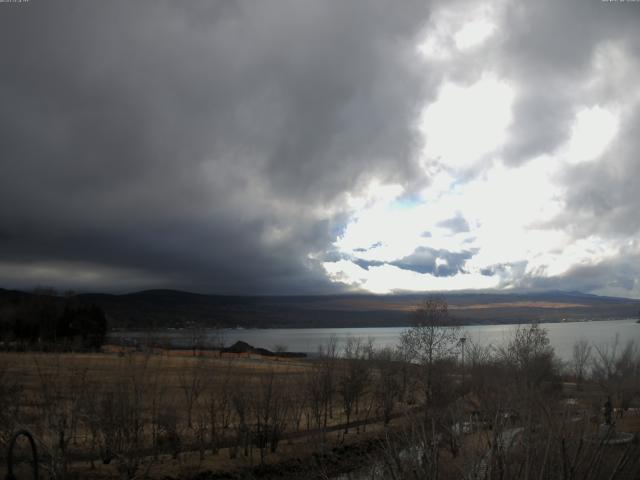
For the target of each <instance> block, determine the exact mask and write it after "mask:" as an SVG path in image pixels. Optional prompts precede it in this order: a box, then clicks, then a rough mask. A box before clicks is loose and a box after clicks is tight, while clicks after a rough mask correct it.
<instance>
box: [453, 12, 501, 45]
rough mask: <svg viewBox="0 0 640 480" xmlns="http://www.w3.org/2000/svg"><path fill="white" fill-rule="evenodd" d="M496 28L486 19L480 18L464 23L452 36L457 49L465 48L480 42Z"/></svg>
mask: <svg viewBox="0 0 640 480" xmlns="http://www.w3.org/2000/svg"><path fill="white" fill-rule="evenodd" d="M495 30H496V26H495V25H494V24H493V23H492V22H490V21H489V20H487V19H484V18H481V19H477V20H472V21H471V22H468V23H466V24H465V25H464V26H463V27H462V28H461V29H460V30H458V31H457V32H456V34H455V35H454V36H453V38H454V41H455V44H456V47H457V48H458V50H466V49H468V48H471V47H475V46H477V45H480V44H482V43H483V42H484V41H485V40H487V38H489V37H490V36H491V35H492V34H493V33H494V32H495Z"/></svg>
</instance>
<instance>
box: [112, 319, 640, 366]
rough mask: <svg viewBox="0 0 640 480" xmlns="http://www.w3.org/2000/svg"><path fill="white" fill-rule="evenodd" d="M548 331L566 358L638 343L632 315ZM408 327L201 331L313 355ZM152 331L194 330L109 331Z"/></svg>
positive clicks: (483, 335)
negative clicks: (586, 346) (588, 347)
mask: <svg viewBox="0 0 640 480" xmlns="http://www.w3.org/2000/svg"><path fill="white" fill-rule="evenodd" d="M540 325H541V326H542V327H543V328H545V329H546V330H547V331H548V333H549V339H550V341H551V345H552V346H553V348H554V349H555V351H556V354H557V355H558V356H559V357H560V358H561V359H563V360H569V359H570V358H571V355H572V348H573V344H574V343H575V342H576V341H578V340H580V339H583V338H584V339H586V340H588V341H589V342H591V343H592V344H594V345H597V346H598V345H604V344H611V343H612V342H613V341H614V340H615V338H616V335H617V336H618V338H619V339H620V342H621V343H623V344H624V343H626V342H627V341H628V340H635V341H636V342H637V343H639V344H640V324H638V323H636V320H635V319H623V320H606V321H586V322H566V323H541V324H540ZM516 328H518V326H517V325H470V326H465V327H462V330H463V332H464V335H465V336H466V337H467V338H468V339H470V340H471V341H473V342H476V343H480V344H482V345H493V346H500V345H504V344H505V343H506V342H507V341H508V340H509V338H511V336H512V335H513V333H514V331H515V330H516ZM405 329H406V327H383V328H274V329H246V330H245V329H222V330H215V329H205V330H204V335H205V338H206V339H207V340H208V341H209V342H214V341H215V339H216V338H219V336H220V335H222V337H223V339H224V343H225V345H232V344H233V343H234V342H236V341H238V340H242V341H244V342H247V343H248V344H250V345H253V346H254V347H263V348H268V349H270V350H275V348H276V346H284V347H286V349H287V351H289V352H304V353H308V354H314V353H316V352H317V351H318V346H319V345H326V344H327V342H328V341H329V339H330V338H331V337H332V336H335V337H336V338H337V339H338V342H339V344H343V343H344V341H345V340H346V339H347V338H349V337H360V338H363V339H365V340H367V339H369V338H371V339H372V340H373V342H374V344H375V346H377V347H387V346H389V347H392V346H395V345H397V344H398V342H399V339H400V334H401V333H402V332H403V331H404V330H405ZM150 335H152V336H153V337H154V339H156V340H160V341H162V342H168V343H169V344H171V345H173V346H182V347H187V346H189V345H190V344H191V338H192V335H193V332H192V331H191V330H189V329H164V330H158V331H154V332H152V333H149V332H140V331H116V332H111V333H110V334H109V338H112V339H114V340H121V339H128V340H144V339H145V338H148V337H149V336H150Z"/></svg>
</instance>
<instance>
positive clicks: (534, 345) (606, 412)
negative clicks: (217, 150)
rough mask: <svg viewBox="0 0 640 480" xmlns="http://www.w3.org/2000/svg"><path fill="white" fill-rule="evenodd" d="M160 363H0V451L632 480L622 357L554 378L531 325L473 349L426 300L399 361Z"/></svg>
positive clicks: (307, 469)
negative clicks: (30, 442)
mask: <svg viewBox="0 0 640 480" xmlns="http://www.w3.org/2000/svg"><path fill="white" fill-rule="evenodd" d="M168 353H170V352H164V353H162V352H158V351H155V352H153V351H149V352H136V353H120V354H118V353H113V354H105V353H43V352H38V353H15V352H13V353H12V352H5V353H2V354H0V384H1V385H2V389H1V390H0V447H1V448H2V449H3V450H4V449H5V448H6V445H7V443H8V442H9V440H10V438H11V437H12V434H13V433H14V432H15V431H17V430H19V429H28V430H29V431H31V432H32V433H33V435H34V437H35V439H36V443H37V446H38V450H39V452H40V461H41V478H56V479H70V478H79V479H80V478H88V479H92V478H95V479H99V478H100V479H102V478H121V479H134V478H160V479H171V478H185V479H202V480H204V479H222V478H227V479H233V478H235V479H240V478H247V479H249V478H272V479H276V478H291V479H293V478H297V479H303V478H309V479H329V478H335V479H338V478H341V479H348V478H353V479H358V480H360V479H387V478H388V479H415V480H418V479H443V480H448V479H504V480H507V479H554V480H555V479H563V480H569V479H594V480H595V479H637V478H640V444H639V442H638V433H637V432H640V415H639V413H640V410H639V409H638V407H640V405H639V404H638V400H639V393H640V354H639V352H638V346H637V344H636V343H634V342H633V341H629V342H626V340H625V341H624V342H623V341H620V340H619V339H612V341H611V343H610V344H608V345H590V344H589V343H587V342H584V341H582V342H577V343H576V345H575V348H574V358H573V360H572V361H571V362H569V363H566V364H561V363H560V362H559V361H558V360H557V358H556V357H555V355H554V352H553V350H552V348H551V347H550V346H549V341H548V338H547V334H546V332H545V331H544V330H543V329H542V328H540V327H539V326H537V325H535V324H534V325H528V326H523V327H521V328H519V329H518V330H517V332H516V333H515V334H514V336H513V338H511V339H510V341H509V342H508V343H507V344H506V346H505V347H504V348H501V349H493V348H485V347H481V346H478V345H474V344H472V343H471V342H469V341H465V340H463V337H462V331H461V330H460V329H459V328H457V327H452V326H451V325H450V323H449V319H448V311H447V305H446V303H444V302H442V301H440V300H429V301H427V302H424V303H423V304H422V305H421V306H420V307H419V308H417V309H416V311H415V316H414V326H413V327H412V328H410V329H408V330H407V331H406V333H405V334H404V335H403V338H402V342H401V345H400V346H399V347H398V348H397V349H395V350H389V349H386V350H377V349H375V348H374V346H373V345H371V344H370V343H369V342H367V341H365V340H363V339H357V338H354V339H351V340H349V341H348V342H346V344H344V345H340V346H339V345H337V344H336V342H335V341H331V342H329V343H328V344H327V345H325V346H323V347H322V348H321V350H320V352H319V355H318V357H317V358H314V359H285V358H281V357H277V356H274V357H269V358H264V357H252V356H251V355H245V354H244V353H242V352H241V353H238V354H237V356H236V357H234V356H232V353H231V352H228V353H227V355H228V356H227V357H226V358H223V357H220V358H216V357H212V356H199V355H197V353H198V352H197V351H194V353H195V354H194V355H190V356H183V357H177V356H172V355H169V354H168ZM605 405H606V407H605ZM613 424H615V425H613ZM624 432H628V433H629V434H630V435H623V433H624ZM617 440H624V441H621V442H618V441H617ZM18 450H19V452H18V458H19V459H22V460H23V461H26V460H27V458H28V456H27V455H26V449H25V446H24V445H22V444H20V445H19V448H18ZM20 468H21V469H22V472H23V473H25V471H28V468H29V465H28V463H24V462H23V463H22V464H21V466H20ZM23 478H29V477H23Z"/></svg>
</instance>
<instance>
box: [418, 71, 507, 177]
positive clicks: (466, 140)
mask: <svg viewBox="0 0 640 480" xmlns="http://www.w3.org/2000/svg"><path fill="white" fill-rule="evenodd" d="M513 97H514V94H513V90H512V89H511V87H509V85H508V84H507V83H506V82H504V81H499V80H497V79H495V78H493V77H492V76H490V75H485V76H483V77H482V78H481V79H480V80H479V81H478V82H476V83H475V84H473V85H471V86H469V87H464V86H460V85H457V84H455V83H445V84H444V86H443V87H442V88H441V90H440V93H439V95H438V98H437V99H436V101H435V102H433V103H431V104H430V105H428V106H427V107H426V108H425V110H424V112H423V114H422V117H421V120H420V124H419V130H420V131H421V133H422V134H423V135H424V138H425V140H426V145H425V150H424V157H425V159H426V160H437V161H439V162H441V163H442V164H444V165H446V166H447V167H450V168H454V169H457V168H465V167H469V166H472V165H473V164H474V163H475V162H477V161H478V160H479V159H481V158H482V157H483V156H484V155H486V154H488V153H490V152H491V151H493V150H495V149H496V148H497V147H499V146H500V145H501V144H502V143H503V142H504V139H505V137H506V131H507V127H508V126H509V123H510V121H511V104H512V102H513Z"/></svg>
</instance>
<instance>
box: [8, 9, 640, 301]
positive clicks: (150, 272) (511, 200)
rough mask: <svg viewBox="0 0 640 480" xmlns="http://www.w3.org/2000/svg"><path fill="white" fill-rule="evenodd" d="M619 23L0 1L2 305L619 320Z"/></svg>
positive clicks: (637, 89)
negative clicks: (82, 296) (285, 299)
mask: <svg viewBox="0 0 640 480" xmlns="http://www.w3.org/2000/svg"><path fill="white" fill-rule="evenodd" d="M639 26H640V2H633V1H617V2H610V1H600V0H579V1H578V0H576V1H571V0H567V1H562V2H558V1H556V0H540V1H536V2H531V1H524V0H522V1H515V0H512V1H504V0H496V1H490V2H485V1H471V0H469V1H463V0H448V1H428V0H420V1H414V0H406V1H402V2H396V1H393V0H353V1H349V2H343V1H332V0H328V1H321V2H320V1H317V0H261V1H259V2H257V1H253V0H251V1H249V0H247V1H243V0H237V1H232V2H228V1H215V0H211V1H209V0H207V1H199V0H192V1H190V2H176V1H175V0H136V1H135V2H131V1H125V0H110V1H108V2H106V1H103V0H100V1H98V0H75V1H71V0H59V1H56V2H52V1H45V0H29V1H26V2H25V1H23V2H14V3H11V2H4V3H0V58H2V61H1V62H0V287H4V288H32V287H34V286H36V285H47V286H53V287H55V288H58V289H61V290H65V289H73V290H76V291H108V292H127V291H134V290H139V289H150V288H176V289H183V290H190V291H197V292H203V293H224V294H328V293H340V292H374V293H397V292H430V291H440V292H442V291H458V290H495V289H497V290H504V291H541V290H578V291H582V292H586V293H596V294H607V295H616V296H624V297H632V298H640V279H639V278H640V238H639V233H640V189H639V188H638V179H639V178H640V157H639V152H640V149H639V147H640V135H638V132H640V28H639Z"/></svg>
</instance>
